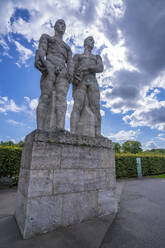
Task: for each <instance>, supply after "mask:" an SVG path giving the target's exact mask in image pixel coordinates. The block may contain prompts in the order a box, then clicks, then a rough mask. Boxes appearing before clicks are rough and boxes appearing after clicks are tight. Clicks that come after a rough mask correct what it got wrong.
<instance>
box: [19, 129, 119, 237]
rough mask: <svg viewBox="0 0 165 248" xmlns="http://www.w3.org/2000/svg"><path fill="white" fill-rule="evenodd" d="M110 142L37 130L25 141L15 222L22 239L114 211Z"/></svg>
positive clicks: (112, 153) (115, 203) (115, 202)
mask: <svg viewBox="0 0 165 248" xmlns="http://www.w3.org/2000/svg"><path fill="white" fill-rule="evenodd" d="M115 186H116V180H115V163H114V152H113V148H112V142H111V141H110V140H108V139H106V138H103V137H98V138H92V137H86V136H79V135H73V134H70V133H69V132H66V131H63V132H46V131H41V130H35V131H34V132H32V133H30V134H29V135H28V136H27V137H26V140H25V145H24V148H23V153H22V161H21V171H20V178H19V185H18V196H17V207H16V213H15V216H16V220H17V223H18V226H19V228H20V231H21V233H22V236H23V238H25V239H27V238H31V237H33V236H34V235H36V234H41V233H46V232H49V231H52V230H54V229H55V228H57V227H59V226H67V225H70V224H73V223H78V222H81V221H83V220H88V219H90V218H93V217H99V216H103V215H108V214H111V213H114V212H116V211H117V201H116V198H115Z"/></svg>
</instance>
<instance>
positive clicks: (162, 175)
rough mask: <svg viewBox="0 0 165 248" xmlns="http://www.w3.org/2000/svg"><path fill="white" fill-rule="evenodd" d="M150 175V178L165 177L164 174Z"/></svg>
mask: <svg viewBox="0 0 165 248" xmlns="http://www.w3.org/2000/svg"><path fill="white" fill-rule="evenodd" d="M150 177H152V178H165V174H161V175H156V176H150Z"/></svg>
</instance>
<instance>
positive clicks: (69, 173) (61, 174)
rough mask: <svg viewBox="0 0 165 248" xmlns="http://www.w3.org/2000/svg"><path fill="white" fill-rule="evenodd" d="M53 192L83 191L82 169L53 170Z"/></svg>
mask: <svg viewBox="0 0 165 248" xmlns="http://www.w3.org/2000/svg"><path fill="white" fill-rule="evenodd" d="M53 186H54V194H57V193H58V194H59V193H67V192H79V191H84V172H83V170H72V169H68V170H64V169H61V170H55V171H54V179H53Z"/></svg>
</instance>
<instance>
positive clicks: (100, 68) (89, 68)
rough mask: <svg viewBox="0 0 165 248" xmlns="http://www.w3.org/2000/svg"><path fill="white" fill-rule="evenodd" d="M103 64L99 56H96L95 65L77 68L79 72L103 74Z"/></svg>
mask: <svg viewBox="0 0 165 248" xmlns="http://www.w3.org/2000/svg"><path fill="white" fill-rule="evenodd" d="M103 69H104V68H103V62H102V58H101V57H100V56H99V55H96V64H87V65H85V64H84V65H83V66H81V67H80V68H79V70H80V71H81V72H91V73H101V72H103Z"/></svg>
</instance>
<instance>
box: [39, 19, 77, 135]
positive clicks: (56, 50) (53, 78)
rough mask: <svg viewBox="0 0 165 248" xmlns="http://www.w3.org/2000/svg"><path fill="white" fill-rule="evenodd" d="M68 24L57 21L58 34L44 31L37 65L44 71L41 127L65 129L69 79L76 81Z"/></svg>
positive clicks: (40, 108) (55, 28)
mask: <svg viewBox="0 0 165 248" xmlns="http://www.w3.org/2000/svg"><path fill="white" fill-rule="evenodd" d="M65 29H66V25H65V22H64V20H62V19H59V20H57V21H56V23H55V26H54V30H55V35H54V36H52V37H51V36H49V35H47V34H43V35H42V36H41V38H40V41H39V46H38V50H37V51H36V56H35V67H36V68H37V69H38V70H39V71H40V72H41V73H42V77H41V81H40V88H41V96H40V99H39V104H38V107H37V129H40V130H45V131H55V130H56V129H59V130H63V129H64V128H65V115H66V108H67V93H68V89H69V82H71V81H72V75H73V63H72V51H71V49H70V47H69V46H68V45H67V44H66V43H65V42H64V41H63V35H64V33H65Z"/></svg>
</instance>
